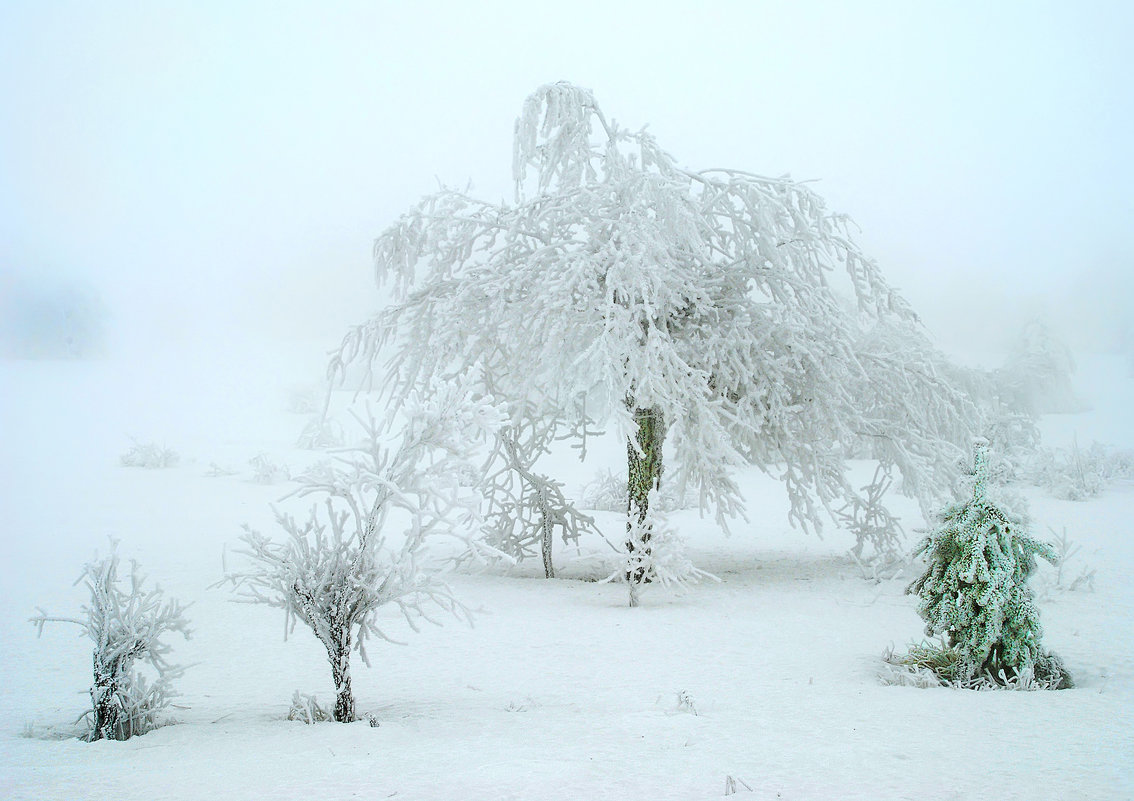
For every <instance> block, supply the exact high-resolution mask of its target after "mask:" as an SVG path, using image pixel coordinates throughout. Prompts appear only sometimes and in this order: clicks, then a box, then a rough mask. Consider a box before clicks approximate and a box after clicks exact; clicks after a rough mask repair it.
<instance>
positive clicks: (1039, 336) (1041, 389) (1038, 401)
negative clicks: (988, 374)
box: [996, 319, 1083, 414]
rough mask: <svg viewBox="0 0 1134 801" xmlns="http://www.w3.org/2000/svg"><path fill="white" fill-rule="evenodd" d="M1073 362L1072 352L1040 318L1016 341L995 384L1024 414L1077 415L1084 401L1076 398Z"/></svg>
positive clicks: (997, 372) (1007, 399)
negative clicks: (1066, 413)
mask: <svg viewBox="0 0 1134 801" xmlns="http://www.w3.org/2000/svg"><path fill="white" fill-rule="evenodd" d="M1074 372H1075V359H1074V357H1073V356H1072V355H1071V350H1070V349H1069V348H1068V347H1067V345H1065V344H1064V343H1063V342H1062V341H1061V340H1060V339H1059V338H1058V337H1057V336H1056V335H1055V333H1054V332H1052V330H1051V328H1050V327H1049V326H1048V325H1047V324H1046V323H1045V322H1044V321H1043V320H1041V319H1035V320H1032V321H1030V322H1029V323H1028V324H1027V325H1025V326H1024V328H1023V330H1022V331H1021V332H1020V335H1019V336H1018V337H1017V338H1016V341H1015V343H1014V344H1013V345H1012V349H1011V351H1010V352H1009V354H1008V358H1007V359H1006V360H1005V362H1004V366H1003V367H1001V368H1000V369H999V370H997V371H996V382H997V385H998V386H999V387H1000V388H1001V390H1002V392H1003V393H1004V396H1005V400H1006V401H1007V402H1008V403H1009V404H1010V405H1011V406H1012V407H1013V408H1015V409H1018V410H1020V411H1023V412H1026V413H1038V414H1054V413H1061V412H1079V411H1082V410H1083V402H1082V401H1081V400H1079V398H1077V397H1076V395H1075V389H1074V387H1073V386H1072V384H1071V376H1072V375H1073V374H1074Z"/></svg>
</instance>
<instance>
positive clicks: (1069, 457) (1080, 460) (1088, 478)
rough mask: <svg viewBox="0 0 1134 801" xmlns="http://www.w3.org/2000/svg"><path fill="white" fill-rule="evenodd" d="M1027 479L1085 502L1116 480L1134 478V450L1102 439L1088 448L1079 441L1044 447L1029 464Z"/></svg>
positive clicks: (1058, 494) (1066, 497) (1065, 497)
mask: <svg viewBox="0 0 1134 801" xmlns="http://www.w3.org/2000/svg"><path fill="white" fill-rule="evenodd" d="M1027 478H1028V480H1029V481H1031V483H1032V484H1035V485H1036V486H1037V487H1043V488H1044V489H1046V490H1047V491H1048V492H1050V493H1051V494H1052V495H1054V496H1055V497H1056V498H1059V499H1061V500H1065V501H1084V500H1087V499H1088V498H1094V497H1095V496H1097V495H1098V494H1099V493H1101V492H1102V491H1103V489H1104V488H1105V487H1106V486H1107V485H1108V484H1110V483H1111V482H1113V481H1118V480H1125V479H1134V451H1131V450H1115V449H1112V448H1109V447H1107V446H1106V445H1103V444H1101V443H1099V442H1092V443H1091V445H1090V447H1088V448H1086V449H1085V450H1084V449H1082V448H1080V447H1079V443H1078V442H1073V443H1072V445H1071V448H1070V449H1067V450H1064V449H1050V448H1042V449H1040V450H1039V451H1037V452H1036V454H1035V456H1034V457H1033V459H1032V461H1031V463H1030V464H1029V466H1028V469H1027Z"/></svg>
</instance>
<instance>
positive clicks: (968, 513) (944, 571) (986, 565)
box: [906, 439, 1071, 688]
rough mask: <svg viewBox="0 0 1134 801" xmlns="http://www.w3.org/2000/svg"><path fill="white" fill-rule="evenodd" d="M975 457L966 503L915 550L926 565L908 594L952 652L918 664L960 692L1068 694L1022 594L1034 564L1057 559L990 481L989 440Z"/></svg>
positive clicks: (943, 516)
mask: <svg viewBox="0 0 1134 801" xmlns="http://www.w3.org/2000/svg"><path fill="white" fill-rule="evenodd" d="M973 451H974V454H973V471H972V474H971V484H972V496H971V497H970V498H969V499H967V500H965V501H962V502H960V503H956V504H953V505H951V506H949V507H947V508H946V509H945V510H944V511H942V512H941V513H940V515H939V517H938V521H937V526H936V528H934V529H933V531H931V532H930V534H929V536H927V537H926V538H925V539H924V540H923V541H922V542H921V543H920V544H919V546H918V548H917V549H916V551H915V555H920V554H923V553H924V554H926V559H927V562H928V564H927V566H926V570H925V572H924V573H923V574H922V575H921V576H920V577H919V578H918V579H917V580H915V581H914V582H913V583H912V584H910V586H909V587H908V588H907V590H906V592H908V593H910V594H913V595H916V596H918V607H917V610H918V614H920V615H921V617H922V618H923V619H924V620H925V623H926V626H925V632H926V634H928V635H930V636H935V635H943V636H944V637H945V638H946V644H947V646H948V648H949V649H950V650H949V652H947V653H944V654H939V655H935V656H933V657H932V658H929V659H926V660H924V662H925V663H926V664H932V667H933V668H934V670H935V672H936V673H937V674H938V677H939V678H941V679H944V680H945V681H948V682H950V683H954V684H958V685H960V686H979V685H981V684H985V683H989V682H995V683H999V684H1009V683H1013V682H1016V683H1022V684H1024V685H1026V686H1034V685H1038V686H1045V687H1053V688H1063V687H1069V686H1071V679H1070V677H1069V676H1068V675H1067V673H1066V671H1065V670H1064V669H1063V666H1062V664H1061V663H1060V661H1059V659H1058V658H1057V657H1055V656H1054V655H1052V654H1048V653H1046V652H1045V651H1044V650H1043V646H1042V637H1043V629H1042V628H1041V626H1040V621H1039V610H1038V609H1037V608H1036V605H1035V598H1034V595H1033V593H1032V591H1031V589H1029V588H1028V578H1029V577H1030V576H1031V575H1032V573H1034V572H1035V569H1036V557H1037V556H1038V557H1041V558H1043V559H1046V560H1047V561H1049V562H1051V563H1052V564H1054V563H1056V562H1057V561H1058V559H1059V554H1058V552H1057V551H1056V549H1055V547H1054V546H1052V545H1050V544H1048V543H1045V542H1041V541H1039V540H1036V539H1034V538H1033V537H1032V536H1031V534H1030V528H1031V525H1030V522H1029V520H1028V517H1027V515H1026V512H1025V511H1023V510H1022V509H1021V508H1020V504H1022V500H1016V501H1015V503H1013V502H1012V499H1010V498H1008V497H1007V495H1006V494H1005V493H1004V492H1002V491H1001V490H1000V488H999V487H998V486H996V484H995V483H994V482H993V481H992V480H991V478H990V474H989V453H988V443H987V441H986V440H983V439H978V440H977V441H976V443H975V445H974V447H973ZM928 650H929V649H922V650H921V652H919V653H921V655H922V656H925V655H926V654H927V653H928ZM912 661H914V662H916V661H917V659H916V658H915V659H914V660H912Z"/></svg>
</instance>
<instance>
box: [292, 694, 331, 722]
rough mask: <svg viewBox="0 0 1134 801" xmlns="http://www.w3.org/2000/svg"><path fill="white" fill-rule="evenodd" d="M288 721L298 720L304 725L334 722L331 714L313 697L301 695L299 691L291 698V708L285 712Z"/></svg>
mask: <svg viewBox="0 0 1134 801" xmlns="http://www.w3.org/2000/svg"><path fill="white" fill-rule="evenodd" d="M287 719H288V720H299V721H302V722H304V723H308V724H310V723H322V722H324V721H327V720H334V715H333V712H332V711H331V710H329V709H327V708H326V707H324V706H322V705H320V703H319V702H318V701H316V700H315V696H313V695H307V694H301V693H300V692H299V690H296V691H295V695H293V696H292V697H291V706H290V707H289V708H288V710H287Z"/></svg>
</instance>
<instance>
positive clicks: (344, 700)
mask: <svg viewBox="0 0 1134 801" xmlns="http://www.w3.org/2000/svg"><path fill="white" fill-rule="evenodd" d="M327 659H328V660H330V662H331V676H332V677H333V678H334V680H335V711H334V718H335V720H336V721H337V722H339V723H352V722H354V721H355V720H356V719H357V717H356V715H355V713H354V692H353V691H352V690H351V686H350V632H349V631H344V632H342V633H341V634H340V635H339V637H338V638H337V640H336V642H335V643H334V645H333V648H332V647H328V648H327Z"/></svg>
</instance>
